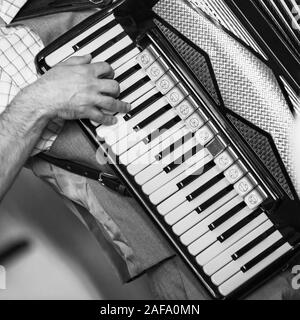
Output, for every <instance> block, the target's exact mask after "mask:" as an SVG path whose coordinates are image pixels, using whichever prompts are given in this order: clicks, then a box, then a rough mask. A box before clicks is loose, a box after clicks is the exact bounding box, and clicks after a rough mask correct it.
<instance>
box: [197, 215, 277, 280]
mask: <svg viewBox="0 0 300 320" xmlns="http://www.w3.org/2000/svg"><path fill="white" fill-rule="evenodd" d="M273 227H274V225H273V224H272V222H271V221H270V220H267V221H265V222H264V223H263V224H261V225H260V226H258V227H257V228H255V229H254V230H252V231H251V232H250V233H248V234H247V235H246V236H245V237H242V238H241V239H240V240H239V241H237V242H236V243H234V244H233V245H232V246H230V247H229V248H228V249H226V250H225V251H224V252H222V253H221V254H219V255H218V256H216V257H215V258H214V259H212V260H211V261H210V262H209V263H207V264H206V265H205V266H204V267H203V271H204V272H205V273H206V274H207V275H208V276H212V275H213V274H215V273H216V272H217V271H218V270H220V269H222V268H223V267H224V266H226V265H227V264H229V263H230V262H231V261H233V260H234V259H233V256H234V255H235V254H236V253H237V252H238V251H239V250H242V248H244V247H245V246H246V245H248V244H249V243H251V241H253V240H255V239H257V238H259V237H260V236H261V235H263V234H264V233H265V232H267V231H268V230H271V229H273Z"/></svg>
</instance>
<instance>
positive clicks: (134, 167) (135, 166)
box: [127, 127, 188, 176]
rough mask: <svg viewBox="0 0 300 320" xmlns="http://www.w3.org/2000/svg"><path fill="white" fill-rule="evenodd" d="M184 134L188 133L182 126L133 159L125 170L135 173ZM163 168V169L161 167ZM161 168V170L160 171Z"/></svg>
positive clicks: (145, 166) (150, 162)
mask: <svg viewBox="0 0 300 320" xmlns="http://www.w3.org/2000/svg"><path fill="white" fill-rule="evenodd" d="M186 134H188V130H187V129H186V128H185V127H183V128H182V129H180V130H179V131H177V132H176V133H175V134H174V135H172V136H170V137H169V138H167V139H165V140H163V141H162V142H161V143H160V144H157V145H155V146H154V147H153V148H152V149H150V150H149V151H148V152H147V153H145V154H144V155H143V156H142V157H140V158H138V159H137V160H135V161H133V162H132V163H131V164H130V165H129V166H128V167H127V170H128V172H129V173H130V174H132V175H134V176H135V175H137V174H138V173H139V172H141V171H142V170H144V169H145V168H147V167H148V166H149V165H151V164H152V163H153V162H155V161H156V158H155V157H156V156H157V155H158V154H159V153H160V152H161V151H163V150H165V149H166V148H169V147H170V145H172V144H173V143H175V142H176V141H177V140H178V139H181V138H182V137H184V136H185V135H186ZM162 170H163V169H162ZM162 170H161V171H162Z"/></svg>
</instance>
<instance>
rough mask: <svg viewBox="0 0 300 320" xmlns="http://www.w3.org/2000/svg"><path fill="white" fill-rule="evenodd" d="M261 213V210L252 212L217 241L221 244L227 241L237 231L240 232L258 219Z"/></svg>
mask: <svg viewBox="0 0 300 320" xmlns="http://www.w3.org/2000/svg"><path fill="white" fill-rule="evenodd" d="M261 213H262V210H261V209H258V210H256V211H254V212H252V213H251V214H249V216H247V217H245V218H244V219H242V220H241V221H240V222H238V223H237V224H236V225H234V226H233V227H231V228H230V229H228V230H227V231H225V232H224V233H223V234H221V235H220V236H219V237H218V238H217V240H219V241H220V242H221V243H222V242H224V241H226V240H227V239H229V238H230V237H231V236H233V235H234V234H235V233H236V232H238V231H239V230H241V229H242V228H244V227H245V226H246V225H247V224H248V223H250V222H251V221H252V220H253V219H255V218H256V217H258V216H259V215H260V214H261Z"/></svg>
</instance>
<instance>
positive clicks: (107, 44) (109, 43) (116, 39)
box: [91, 32, 127, 58]
mask: <svg viewBox="0 0 300 320" xmlns="http://www.w3.org/2000/svg"><path fill="white" fill-rule="evenodd" d="M126 36H127V34H126V33H125V32H122V33H120V34H119V35H117V36H116V37H114V38H112V39H111V40H109V41H107V42H105V44H103V45H102V46H101V47H99V48H98V49H96V50H94V51H93V52H92V53H91V55H92V58H95V57H97V56H98V55H99V54H100V53H102V52H104V51H105V50H106V49H109V48H110V47H112V46H113V45H114V44H116V43H117V42H119V41H120V40H122V39H123V38H125V37H126Z"/></svg>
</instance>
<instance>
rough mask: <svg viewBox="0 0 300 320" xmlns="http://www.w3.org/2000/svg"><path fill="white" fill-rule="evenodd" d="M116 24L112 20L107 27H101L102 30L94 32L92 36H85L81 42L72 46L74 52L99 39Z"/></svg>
mask: <svg viewBox="0 0 300 320" xmlns="http://www.w3.org/2000/svg"><path fill="white" fill-rule="evenodd" d="M117 24H118V22H117V21H116V20H113V21H111V22H109V23H108V24H107V25H105V26H103V27H102V28H100V29H98V30H96V31H95V32H93V33H92V34H90V35H89V36H87V37H86V38H84V39H83V40H81V41H80V42H78V43H77V44H75V45H74V46H73V49H74V50H75V51H78V50H80V49H81V48H83V47H84V46H86V45H87V44H89V43H90V42H92V41H93V40H95V39H97V38H99V37H100V36H101V35H103V34H104V33H105V32H106V31H108V30H110V29H111V28H113V27H115V26H116V25H117Z"/></svg>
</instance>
